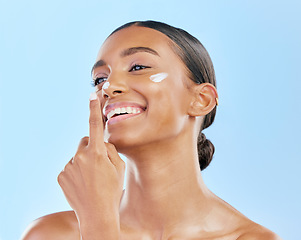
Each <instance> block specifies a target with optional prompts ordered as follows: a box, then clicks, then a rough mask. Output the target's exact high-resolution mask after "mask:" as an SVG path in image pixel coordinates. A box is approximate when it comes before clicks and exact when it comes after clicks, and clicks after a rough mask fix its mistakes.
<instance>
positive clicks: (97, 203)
mask: <svg viewBox="0 0 301 240" xmlns="http://www.w3.org/2000/svg"><path fill="white" fill-rule="evenodd" d="M92 94H93V93H92ZM92 94H91V97H90V118H89V135H90V137H84V138H82V139H81V141H80V143H79V146H78V149H77V152H76V154H75V155H74V157H73V158H72V159H71V160H70V161H69V163H68V164H67V165H66V166H65V168H64V170H63V171H62V172H61V173H60V174H59V176H58V182H59V184H60V186H61V188H62V190H63V192H64V194H65V196H66V199H67V201H68V202H69V204H70V206H71V207H72V208H73V210H74V212H75V214H76V216H77V218H78V221H79V224H80V230H81V234H82V238H83V239H85V238H86V239H89V240H90V239H94V238H95V239H117V238H114V237H112V238H111V237H110V236H111V231H112V232H114V231H115V233H116V231H117V232H119V229H120V226H119V204H120V199H121V196H122V190H123V180H124V170H125V163H124V162H123V161H122V160H121V158H120V157H119V155H118V153H117V151H116V149H115V147H114V145H113V144H110V143H104V139H103V118H102V110H101V108H100V102H99V99H98V98H97V97H96V94H95V95H92ZM93 96H94V98H93ZM95 97H96V99H95ZM116 228H118V229H116ZM92 233H93V234H92ZM112 234H113V233H112ZM84 235H85V236H84ZM104 236H106V237H104ZM97 237H98V238H97ZM115 237H116V236H115Z"/></svg>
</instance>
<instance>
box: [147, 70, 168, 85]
mask: <svg viewBox="0 0 301 240" xmlns="http://www.w3.org/2000/svg"><path fill="white" fill-rule="evenodd" d="M167 76H168V73H164V72H163V73H158V74H154V75H151V76H150V77H149V79H150V80H151V81H153V82H155V83H159V82H162V81H163V80H164V79H166V78H167Z"/></svg>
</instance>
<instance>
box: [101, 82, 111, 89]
mask: <svg viewBox="0 0 301 240" xmlns="http://www.w3.org/2000/svg"><path fill="white" fill-rule="evenodd" d="M109 86H110V83H109V82H105V83H104V84H103V85H102V89H107V88H108V87H109Z"/></svg>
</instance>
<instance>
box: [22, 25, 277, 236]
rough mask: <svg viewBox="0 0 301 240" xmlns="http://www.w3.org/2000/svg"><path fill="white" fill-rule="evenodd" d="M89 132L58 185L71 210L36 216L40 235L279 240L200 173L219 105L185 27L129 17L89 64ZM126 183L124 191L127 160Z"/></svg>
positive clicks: (199, 49) (205, 60)
mask: <svg viewBox="0 0 301 240" xmlns="http://www.w3.org/2000/svg"><path fill="white" fill-rule="evenodd" d="M92 76H93V84H94V86H95V90H96V91H95V93H92V94H91V97H90V119H89V124H90V125H89V127H90V132H89V137H84V138H83V139H82V140H81V141H80V144H79V147H78V150H77V152H76V154H75V155H74V157H73V158H72V159H71V160H70V161H69V163H68V164H67V165H66V167H65V169H64V170H63V171H62V172H61V173H60V175H59V176H58V182H59V184H60V186H61V188H62V190H63V192H64V194H65V196H66V199H67V200H68V202H69V204H70V206H71V207H72V208H73V210H74V211H69V212H61V213H55V214H52V215H48V216H44V217H42V218H40V219H38V220H36V221H35V222H34V223H33V224H32V226H31V227H30V228H29V230H28V231H27V232H26V233H25V234H24V237H23V239H24V240H34V239H46V240H47V239H64V240H68V239H83V240H94V239H97V240H100V239H106V240H109V239H114V240H116V239H124V240H127V239H130V240H135V239H137V240H138V239H139V240H141V239H223V240H226V239H229V240H230V239H231V240H232V239H233V240H234V239H238V240H248V239H264V240H272V239H280V238H279V237H278V236H277V235H276V234H274V233H273V232H271V231H269V230H268V229H266V228H264V227H262V226H260V225H258V224H256V223H254V222H252V221H251V220H249V219H248V218H246V217H245V216H244V215H242V214H241V213H239V212H238V211H237V210H235V209H234V208H233V207H231V206H230V205H228V204H227V203H226V202H224V201H223V200H221V199H220V198H218V197H217V196H216V195H214V194H213V193H212V192H211V191H210V190H209V189H208V188H207V187H206V185H205V184H204V182H203V180H202V175H201V172H200V168H201V170H203V169H205V168H206V167H207V166H208V165H209V163H210V161H211V159H212V156H213V153H214V146H213V145H212V143H211V142H210V141H209V140H207V139H206V137H205V135H204V134H203V133H202V130H203V129H205V128H207V127H209V126H210V125H211V124H212V122H213V120H214V117H215V112H216V106H217V104H218V94H217V91H216V87H215V85H216V83H215V75H214V69H213V65H212V62H211V59H210V57H209V55H208V53H207V51H206V50H205V48H204V47H203V46H202V44H201V43H200V42H199V41H198V40H197V39H195V38H194V37H192V36H191V35H190V34H188V33H187V32H185V31H183V30H181V29H177V28H174V27H171V26H169V25H166V24H164V23H160V22H154V21H146V22H132V23H128V24H125V25H123V26H122V27H120V28H118V29H117V30H115V31H114V32H113V33H112V34H111V35H110V36H109V37H108V38H107V39H106V41H105V42H104V44H103V45H102V47H101V49H100V51H99V54H98V56H97V60H96V63H95V64H94V66H93V69H92ZM117 152H119V153H122V154H124V155H125V156H126V157H127V159H128V161H127V171H126V174H127V178H126V179H127V183H126V188H125V190H124V191H123V180H124V172H125V164H124V162H123V161H122V160H121V159H120V157H119V155H118V154H117Z"/></svg>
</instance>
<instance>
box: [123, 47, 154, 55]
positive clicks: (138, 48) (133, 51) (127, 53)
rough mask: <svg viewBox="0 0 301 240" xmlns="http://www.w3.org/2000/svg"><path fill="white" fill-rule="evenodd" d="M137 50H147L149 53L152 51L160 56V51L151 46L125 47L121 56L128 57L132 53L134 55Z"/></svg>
mask: <svg viewBox="0 0 301 240" xmlns="http://www.w3.org/2000/svg"><path fill="white" fill-rule="evenodd" d="M137 52H147V53H151V54H153V55H156V56H159V53H157V52H156V51H155V50H154V49H152V48H149V47H132V48H128V49H125V50H123V51H122V52H121V54H120V56H121V57H127V56H130V55H133V54H135V53H137Z"/></svg>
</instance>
